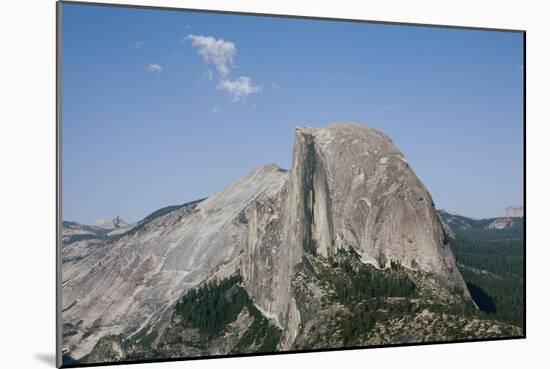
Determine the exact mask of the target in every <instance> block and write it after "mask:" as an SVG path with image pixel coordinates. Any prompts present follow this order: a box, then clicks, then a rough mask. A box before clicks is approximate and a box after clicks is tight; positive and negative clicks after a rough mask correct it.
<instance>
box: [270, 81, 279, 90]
mask: <svg viewBox="0 0 550 369" xmlns="http://www.w3.org/2000/svg"><path fill="white" fill-rule="evenodd" d="M269 85H270V86H271V87H273V88H274V89H276V90H278V89H279V85H278V84H276V83H275V82H271V83H270V84H269Z"/></svg>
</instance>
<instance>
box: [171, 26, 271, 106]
mask: <svg viewBox="0 0 550 369" xmlns="http://www.w3.org/2000/svg"><path fill="white" fill-rule="evenodd" d="M185 41H190V42H191V45H192V46H193V47H196V48H197V50H198V53H199V55H200V56H202V58H203V59H204V61H205V62H207V63H209V64H213V65H214V66H215V67H216V71H217V72H218V73H217V74H218V84H217V86H216V89H218V90H222V91H226V92H228V93H229V96H230V97H231V101H232V102H238V101H243V102H245V101H246V98H247V97H248V96H249V95H253V94H256V93H258V92H260V91H262V86H259V85H256V84H254V83H253V82H252V80H251V79H250V77H247V76H240V77H239V78H237V79H231V78H230V77H229V75H230V74H231V70H232V68H233V59H234V57H235V55H237V47H236V46H235V44H234V43H233V42H230V41H225V40H223V39H221V38H220V39H216V38H214V37H211V36H199V35H188V36H187V37H185V39H184V40H183V41H182V42H185ZM205 75H206V78H208V80H209V81H212V80H213V79H214V73H212V71H211V70H210V69H208V70H206V72H205ZM272 85H274V84H272ZM275 86H276V85H275ZM278 87H279V86H276V87H274V88H278ZM215 109H216V110H215ZM215 109H213V110H212V112H214V113H215V112H217V111H219V109H217V108H215ZM214 110H215V111H214Z"/></svg>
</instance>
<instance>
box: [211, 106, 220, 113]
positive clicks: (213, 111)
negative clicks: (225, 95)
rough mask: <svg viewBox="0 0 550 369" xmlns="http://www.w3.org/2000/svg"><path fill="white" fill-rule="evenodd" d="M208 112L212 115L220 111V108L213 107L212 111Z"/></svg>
mask: <svg viewBox="0 0 550 369" xmlns="http://www.w3.org/2000/svg"><path fill="white" fill-rule="evenodd" d="M210 111H211V112H212V113H217V112H219V111H220V108H218V107H217V106H214V107H213V108H212V110H210Z"/></svg>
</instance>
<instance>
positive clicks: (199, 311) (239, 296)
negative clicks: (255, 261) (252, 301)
mask: <svg viewBox="0 0 550 369" xmlns="http://www.w3.org/2000/svg"><path fill="white" fill-rule="evenodd" d="M240 282H241V277H240V276H238V275H236V276H233V277H230V278H226V279H224V280H222V281H220V282H209V283H207V284H206V285H204V286H202V287H199V288H196V289H192V290H190V291H189V292H187V293H186V294H185V296H183V298H182V299H181V300H180V301H178V303H177V304H176V311H177V313H178V314H179V315H180V316H181V318H182V319H183V320H184V321H185V322H187V323H188V324H189V326H191V327H194V328H198V329H199V331H200V332H201V333H202V334H203V335H205V336H206V337H207V339H210V338H212V337H214V336H216V335H217V334H218V333H220V332H221V330H222V329H223V328H225V326H226V325H227V324H229V323H231V322H233V321H234V320H235V319H237V316H238V315H239V313H240V312H241V311H242V309H243V308H244V307H245V306H246V305H247V304H248V302H249V301H248V300H249V299H248V295H247V293H246V291H245V290H244V288H240V287H238V286H237V284H238V283H240Z"/></svg>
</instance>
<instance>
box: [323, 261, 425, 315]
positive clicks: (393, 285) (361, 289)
mask: <svg viewBox="0 0 550 369" xmlns="http://www.w3.org/2000/svg"><path fill="white" fill-rule="evenodd" d="M329 261H330V263H331V265H332V267H333V268H340V269H342V270H343V271H344V273H345V277H343V278H332V281H331V282H332V285H333V288H334V290H335V293H336V296H337V298H338V300H339V301H340V302H342V303H343V304H344V305H347V304H350V303H353V302H357V301H362V300H365V299H370V298H374V297H380V298H382V297H414V296H416V285H415V284H414V283H413V282H412V281H411V280H410V279H409V278H408V277H407V276H405V275H404V274H402V273H399V271H400V269H401V266H400V264H399V263H398V262H394V261H392V262H391V263H390V265H391V268H390V269H389V270H378V269H376V268H374V267H373V266H372V265H367V264H363V263H361V262H360V260H359V256H358V255H357V254H356V253H355V252H353V251H351V252H346V251H343V250H338V253H337V254H336V256H335V257H334V258H331V259H330V260H329Z"/></svg>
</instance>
